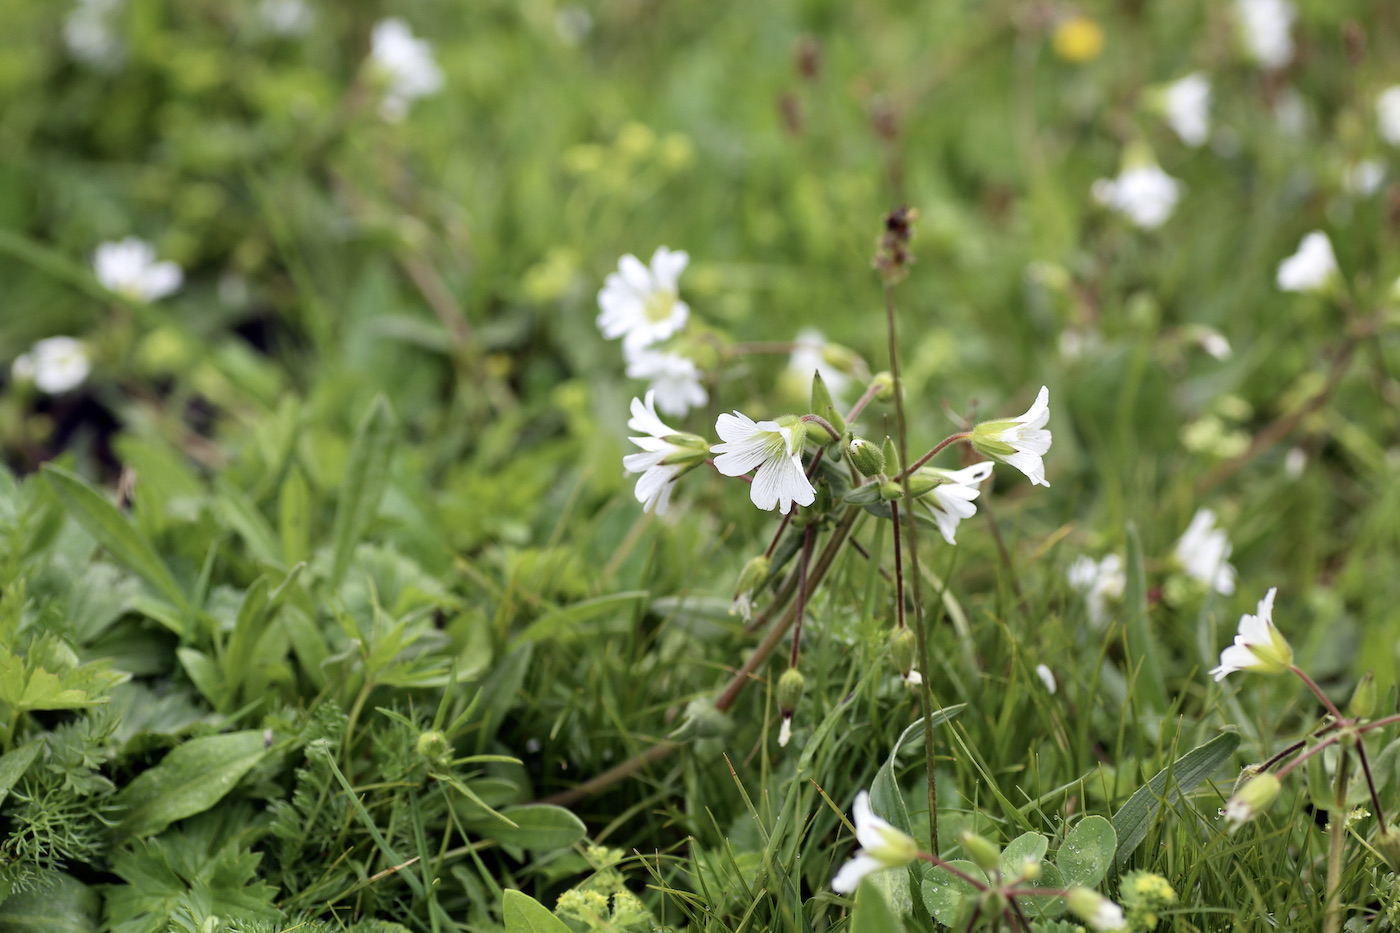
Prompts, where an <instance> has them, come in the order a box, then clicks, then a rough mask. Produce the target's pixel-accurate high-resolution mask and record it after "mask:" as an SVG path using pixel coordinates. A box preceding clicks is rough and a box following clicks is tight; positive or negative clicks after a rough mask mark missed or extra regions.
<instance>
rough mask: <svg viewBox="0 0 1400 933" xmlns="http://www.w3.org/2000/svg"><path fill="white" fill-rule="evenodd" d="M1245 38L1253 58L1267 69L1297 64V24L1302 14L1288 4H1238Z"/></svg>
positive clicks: (1255, 0) (1274, 0)
mask: <svg viewBox="0 0 1400 933" xmlns="http://www.w3.org/2000/svg"><path fill="white" fill-rule="evenodd" d="M1235 12H1236V14H1237V15H1238V16H1239V23H1240V32H1241V37H1242V38H1243V39H1244V45H1245V49H1246V50H1247V51H1248V52H1249V54H1250V57H1251V58H1253V59H1254V60H1255V61H1257V62H1258V63H1259V64H1260V65H1263V66H1264V67H1265V68H1269V69H1277V68H1282V67H1283V66H1284V65H1287V64H1288V63H1289V62H1290V61H1292V60H1293V20H1294V19H1295V18H1296V17H1297V15H1298V11H1297V9H1295V8H1294V6H1293V4H1291V3H1289V2H1288V0H1235Z"/></svg>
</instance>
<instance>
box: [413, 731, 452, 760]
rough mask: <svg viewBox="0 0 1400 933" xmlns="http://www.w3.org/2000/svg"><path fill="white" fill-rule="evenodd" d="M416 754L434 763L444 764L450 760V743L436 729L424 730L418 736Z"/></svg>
mask: <svg viewBox="0 0 1400 933" xmlns="http://www.w3.org/2000/svg"><path fill="white" fill-rule="evenodd" d="M418 754H420V755H422V756H423V757H424V758H426V759H428V760H429V761H431V762H434V763H436V764H445V763H447V762H448V761H451V760H452V744H451V743H450V742H448V741H447V736H445V735H443V734H442V733H441V732H438V731H437V730H433V731H432V732H424V733H423V734H421V735H419V736H418Z"/></svg>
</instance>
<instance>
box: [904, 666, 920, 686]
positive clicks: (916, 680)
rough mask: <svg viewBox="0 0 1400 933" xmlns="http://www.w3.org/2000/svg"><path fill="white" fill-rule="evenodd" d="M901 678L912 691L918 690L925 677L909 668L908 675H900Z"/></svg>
mask: <svg viewBox="0 0 1400 933" xmlns="http://www.w3.org/2000/svg"><path fill="white" fill-rule="evenodd" d="M899 678H900V680H903V681H904V686H906V687H908V688H909V689H910V690H918V689H919V685H920V684H922V683H923V682H924V675H923V674H920V673H919V672H918V671H916V670H914V668H912V667H911V668H909V670H908V671H907V672H906V673H903V674H900V675H899Z"/></svg>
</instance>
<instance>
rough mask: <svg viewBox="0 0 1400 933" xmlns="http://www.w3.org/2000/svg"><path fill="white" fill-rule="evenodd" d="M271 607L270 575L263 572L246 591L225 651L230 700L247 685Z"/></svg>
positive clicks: (225, 682) (225, 678)
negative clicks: (254, 654) (254, 649)
mask: <svg viewBox="0 0 1400 933" xmlns="http://www.w3.org/2000/svg"><path fill="white" fill-rule="evenodd" d="M267 607H268V584H267V577H266V576H261V577H258V578H257V579H256V580H254V581H253V585H252V586H250V587H248V590H247V592H246V593H244V594H243V602H242V604H241V605H239V607H238V616H237V618H236V619H235V620H234V623H233V635H231V636H230V637H229V640H228V648H227V649H225V651H224V670H223V674H224V676H223V690H224V696H225V699H226V700H227V701H229V702H232V701H233V699H234V697H235V695H236V694H237V693H238V689H239V687H241V686H242V685H243V678H244V675H245V674H246V673H247V670H248V663H249V661H250V660H251V659H252V656H253V646H254V645H256V644H257V642H258V639H259V638H260V637H262V633H263V630H264V629H266V628H267V620H268V615H269V613H268V612H267Z"/></svg>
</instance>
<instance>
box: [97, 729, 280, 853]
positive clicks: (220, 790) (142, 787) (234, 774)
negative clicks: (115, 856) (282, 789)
mask: <svg viewBox="0 0 1400 933" xmlns="http://www.w3.org/2000/svg"><path fill="white" fill-rule="evenodd" d="M266 754H267V748H266V746H265V744H264V740H263V733H262V730H260V729H249V730H246V731H244V732H231V733H228V734H226V735H210V736H204V737H202V738H198V739H191V740H190V741H188V742H186V743H184V744H183V745H180V746H178V747H176V748H175V749H174V750H173V751H171V752H170V754H168V755H166V756H165V758H163V759H162V760H161V762H160V764H158V765H156V766H155V767H154V768H151V769H150V770H148V771H144V772H142V773H141V774H140V775H138V776H137V778H136V780H134V781H132V782H131V783H130V784H128V785H127V786H126V787H125V788H124V789H123V790H122V792H121V793H119V794H118V795H117V803H118V804H121V805H122V806H124V807H125V808H126V815H125V817H124V818H123V819H122V821H121V822H120V823H118V824H117V826H116V828H115V830H114V832H115V834H116V836H117V838H118V839H125V838H129V837H132V836H151V835H154V834H156V833H158V832H160V831H161V830H162V829H165V827H167V826H169V825H170V824H171V823H173V822H175V821H176V820H182V819H184V818H185V817H187V816H194V815H195V814H196V813H203V812H204V811H205V810H207V809H209V808H210V807H212V806H214V804H216V803H218V802H219V801H220V800H222V799H223V798H224V797H225V796H226V795H227V794H228V792H229V791H231V790H233V787H234V785H235V784H237V783H238V781H239V780H240V779H241V778H242V777H243V775H245V774H247V773H248V772H249V771H250V770H252V768H253V766H254V765H256V764H257V763H258V762H259V761H262V759H263V756H264V755H266Z"/></svg>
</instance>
